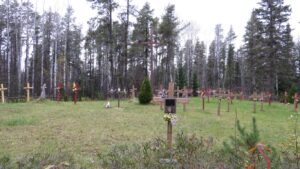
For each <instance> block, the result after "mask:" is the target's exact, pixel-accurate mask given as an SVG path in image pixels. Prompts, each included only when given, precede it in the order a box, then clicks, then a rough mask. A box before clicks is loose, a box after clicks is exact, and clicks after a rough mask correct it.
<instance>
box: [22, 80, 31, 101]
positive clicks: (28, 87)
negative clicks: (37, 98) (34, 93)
mask: <svg viewBox="0 0 300 169" xmlns="http://www.w3.org/2000/svg"><path fill="white" fill-rule="evenodd" d="M24 89H25V90H26V91H27V102H29V101H30V89H33V87H30V85H29V83H28V82H27V86H25V87H24Z"/></svg>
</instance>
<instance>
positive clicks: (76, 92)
mask: <svg viewBox="0 0 300 169" xmlns="http://www.w3.org/2000/svg"><path fill="white" fill-rule="evenodd" d="M78 90H79V86H78V84H77V83H76V82H74V83H73V88H72V91H73V101H74V104H76V103H77V99H78Z"/></svg>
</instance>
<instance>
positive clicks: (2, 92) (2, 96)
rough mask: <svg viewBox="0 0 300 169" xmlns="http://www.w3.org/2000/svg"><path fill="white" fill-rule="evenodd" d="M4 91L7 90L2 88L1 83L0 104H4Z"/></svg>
mask: <svg viewBox="0 0 300 169" xmlns="http://www.w3.org/2000/svg"><path fill="white" fill-rule="evenodd" d="M5 90H7V88H4V87H3V84H2V83H1V88H0V91H1V98H2V103H4V102H5V98H4V91H5Z"/></svg>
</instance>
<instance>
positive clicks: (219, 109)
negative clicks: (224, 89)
mask: <svg viewBox="0 0 300 169" xmlns="http://www.w3.org/2000/svg"><path fill="white" fill-rule="evenodd" d="M220 111H221V98H219V103H218V112H217V114H218V116H220V115H221V112H220Z"/></svg>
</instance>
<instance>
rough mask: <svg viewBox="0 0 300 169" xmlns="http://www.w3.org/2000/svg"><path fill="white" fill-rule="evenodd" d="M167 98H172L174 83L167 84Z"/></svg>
mask: <svg viewBox="0 0 300 169" xmlns="http://www.w3.org/2000/svg"><path fill="white" fill-rule="evenodd" d="M168 97H169V98H172V97H174V83H173V82H170V83H169V88H168Z"/></svg>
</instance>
